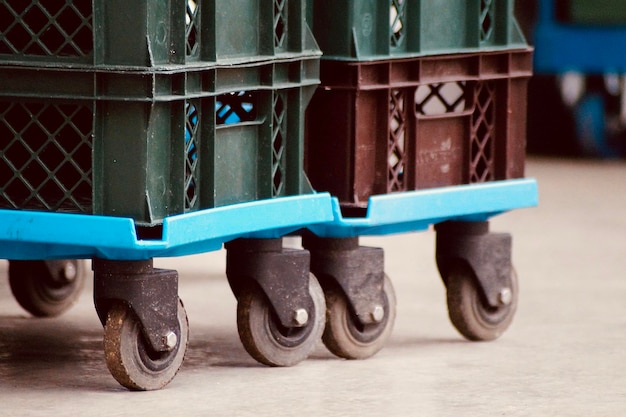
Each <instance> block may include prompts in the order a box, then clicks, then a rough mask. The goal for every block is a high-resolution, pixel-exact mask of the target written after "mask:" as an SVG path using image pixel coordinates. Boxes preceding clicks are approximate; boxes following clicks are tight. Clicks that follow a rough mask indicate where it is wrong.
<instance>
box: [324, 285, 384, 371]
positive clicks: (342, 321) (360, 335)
mask: <svg viewBox="0 0 626 417" xmlns="http://www.w3.org/2000/svg"><path fill="white" fill-rule="evenodd" d="M383 292H384V298H385V304H384V306H382V310H381V311H380V312H378V314H379V316H378V317H376V320H375V322H374V323H371V324H365V325H364V324H361V323H360V322H359V320H358V319H357V317H356V316H355V314H354V312H353V311H352V309H351V308H350V305H349V303H348V300H347V298H346V296H345V294H344V293H343V291H341V289H340V288H339V286H338V285H333V286H330V287H329V288H324V293H325V295H326V329H325V330H324V335H323V336H322V340H323V342H324V345H326V347H327V348H328V350H329V351H331V352H332V353H333V354H335V355H336V356H339V357H340V358H345V359H366V358H369V357H370V356H373V355H374V354H376V353H377V352H378V351H379V350H381V349H382V348H383V347H384V346H385V344H386V342H387V340H388V339H389V336H390V335H391V332H392V330H393V324H394V321H395V318H396V295H395V292H394V290H393V286H392V285H391V280H390V279H389V277H388V276H387V275H385V281H384V284H383ZM381 313H382V314H381ZM373 314H375V313H373Z"/></svg>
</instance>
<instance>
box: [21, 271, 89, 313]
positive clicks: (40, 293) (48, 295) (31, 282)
mask: <svg viewBox="0 0 626 417" xmlns="http://www.w3.org/2000/svg"><path fill="white" fill-rule="evenodd" d="M64 268H73V269H71V270H70V271H71V272H70V274H69V275H71V276H70V277H67V276H66V275H65V274H64V272H63V270H64ZM86 270H87V268H86V267H85V262H84V261H80V260H65V261H48V262H46V261H9V286H10V287H11V292H12V293H13V296H14V297H15V300H16V301H17V302H18V303H19V305H20V306H21V307H22V308H23V309H24V310H26V311H28V312H29V313H30V314H32V315H33V316H36V317H54V316H58V315H60V314H61V313H63V312H64V311H66V310H67V309H69V308H70V307H71V306H72V305H73V304H74V303H75V302H76V300H77V299H78V297H79V296H80V294H81V293H82V290H83V288H84V286H85V275H86Z"/></svg>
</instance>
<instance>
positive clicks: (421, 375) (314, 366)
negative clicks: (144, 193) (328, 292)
mask: <svg viewBox="0 0 626 417" xmlns="http://www.w3.org/2000/svg"><path fill="white" fill-rule="evenodd" d="M528 176H531V177H535V178H537V179H538V181H539V185H540V198H541V202H540V207H539V208H536V209H525V210H518V211H514V212H511V213H507V214H505V215H502V216H500V217H497V218H495V219H494V220H493V222H492V230H494V231H508V232H511V233H512V234H513V236H514V262H515V266H516V269H517V272H518V275H519V278H520V287H521V288H520V305H519V309H518V313H517V316H516V319H515V321H514V322H513V325H512V326H511V328H510V329H509V330H508V332H506V333H505V334H504V336H502V338H500V339H499V340H497V341H495V342H487V343H471V342H466V341H464V340H463V339H462V338H461V337H460V336H459V335H458V334H457V333H456V331H455V330H454V328H453V327H452V326H451V325H450V324H449V321H448V318H447V311H446V305H445V292H444V288H443V285H442V284H441V281H440V279H439V276H438V273H437V270H436V268H435V263H434V233H433V232H432V231H430V232H424V233H418V234H408V235H399V236H392V237H385V238H375V239H374V238H370V239H364V242H365V243H366V244H369V245H380V246H382V247H384V248H385V250H386V270H387V273H388V274H389V275H390V277H391V278H392V280H393V282H394V285H395V289H396V292H397V295H398V316H397V320H396V326H395V330H394V333H393V335H392V337H391V340H390V341H389V343H388V345H387V346H386V347H385V349H383V350H382V351H381V352H380V353H379V354H378V355H376V356H375V357H373V358H371V359H368V360H365V361H345V360H339V359H336V358H335V357H333V356H332V355H331V354H329V353H328V352H327V351H326V350H325V349H324V347H323V346H320V347H319V348H318V349H316V351H315V352H314V354H313V356H312V357H311V358H310V359H309V360H307V361H305V362H302V363H301V364H299V365H298V366H295V367H292V368H280V369H276V368H266V367H263V366H260V365H257V364H256V362H255V361H254V360H252V359H251V358H250V357H249V356H248V355H247V354H246V352H245V351H244V349H243V348H242V347H241V344H240V342H239V339H238V336H237V330H236V323H235V305H236V304H235V299H234V297H233V296H232V294H231V293H230V290H229V288H228V284H227V282H226V279H225V276H224V254H223V253H222V252H217V253H211V254H207V255H202V256H195V257H188V258H182V259H169V260H160V261H159V262H158V264H159V265H161V266H168V267H173V268H176V269H178V270H179V272H180V275H181V285H180V295H181V298H182V299H183V300H184V302H185V305H186V307H187V313H188V315H189V320H190V331H191V336H190V344H189V350H188V352H187V358H186V361H185V363H184V364H183V367H182V369H181V371H180V372H179V374H178V376H177V377H176V378H175V379H174V381H173V382H172V383H171V384H170V385H168V386H167V387H166V388H165V389H163V390H161V391H157V392H145V393H136V392H128V391H126V390H125V389H123V388H121V387H120V386H119V385H118V384H117V383H116V382H115V380H114V379H113V378H112V377H111V376H110V375H109V373H108V371H107V369H106V365H105V363H104V359H103V354H102V346H101V345H102V328H101V326H100V323H99V322H98V320H97V318H96V314H95V311H94V309H93V304H92V301H91V294H90V290H91V288H88V289H87V290H86V291H85V293H84V294H83V296H82V298H81V299H80V300H79V303H78V304H77V305H76V306H74V307H73V308H72V309H71V310H70V311H69V312H67V313H66V314H64V315H63V316H61V317H59V318H55V319H33V318H30V317H29V316H28V315H27V314H25V313H24V312H23V311H22V310H21V309H20V308H19V306H18V305H17V304H16V303H15V301H14V300H13V299H12V297H11V295H10V291H9V289H8V287H7V284H6V281H7V280H6V276H5V275H6V262H1V263H0V398H1V399H2V405H1V406H0V415H6V416H51V415H62V416H74V415H76V416H102V415H106V416H110V417H112V416H117V415H120V416H127V415H150V416H167V417H172V416H179V415H180V416H199V415H211V416H257V415H258V416H359V417H365V416H381V415H385V416H418V415H419V416H609V415H610V416H614V415H622V414H623V413H624V412H626V349H625V348H626V302H625V301H624V300H625V299H626V216H625V215H624V214H625V213H626V180H625V179H626V163H624V162H595V161H568V160H554V159H537V158H531V159H530V161H529V164H528Z"/></svg>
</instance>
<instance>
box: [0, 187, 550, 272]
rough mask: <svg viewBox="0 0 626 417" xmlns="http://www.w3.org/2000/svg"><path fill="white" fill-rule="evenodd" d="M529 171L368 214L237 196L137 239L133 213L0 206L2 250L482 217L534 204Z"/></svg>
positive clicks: (72, 252)
mask: <svg viewBox="0 0 626 417" xmlns="http://www.w3.org/2000/svg"><path fill="white" fill-rule="evenodd" d="M537 200H538V194H537V184H536V181H535V180H533V179H521V180H506V181H495V182H489V183H482V184H474V185H462V186H454V187H444V188H435V189H428V190H420V191H410V192H403V193H393V194H386V195H380V196H374V197H371V198H370V200H369V208H368V211H367V215H366V217H363V218H345V217H343V216H342V214H341V211H340V207H339V202H338V200H337V199H336V198H334V197H331V196H330V195H329V194H327V193H319V194H312V195H304V196H293V197H284V198H276V199H268V200H261V201H254V202H250V203H241V204H234V205H231V206H225V207H218V208H213V209H207V210H200V211H196V212H192V213H187V214H181V215H177V216H171V217H167V218H166V219H165V220H164V221H163V234H162V238H161V239H156V240H152V239H139V238H138V236H137V232H136V228H135V223H134V221H133V220H132V219H130V218H120V217H108V216H89V215H81V214H63V213H45V212H35V211H20V210H0V258H3V259H64V258H66V259H70V258H94V257H97V258H104V259H117V260H141V259H150V258H156V257H171V256H183V255H191V254H197V253H204V252H210V251H214V250H219V249H220V248H221V247H222V244H223V243H225V242H228V241H230V240H233V239H237V238H277V237H281V236H284V235H287V234H289V233H293V232H295V231H297V230H300V229H303V228H308V229H310V230H311V231H313V232H314V233H316V234H318V235H320V236H326V237H350V236H361V235H385V234H392V233H402V232H409V231H419V230H424V229H426V228H428V226H429V225H431V224H435V223H439V222H441V221H445V220H466V221H482V220H487V219H488V218H489V217H491V216H494V215H497V214H499V213H502V212H505V211H508V210H512V209H517V208H523V207H531V206H535V205H536V204H537Z"/></svg>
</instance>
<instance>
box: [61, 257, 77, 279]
mask: <svg viewBox="0 0 626 417" xmlns="http://www.w3.org/2000/svg"><path fill="white" fill-rule="evenodd" d="M77 275H78V271H77V270H76V266H75V265H74V263H73V262H66V263H65V265H64V266H63V276H64V277H65V279H66V280H68V281H74V280H75V279H76V276H77Z"/></svg>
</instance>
